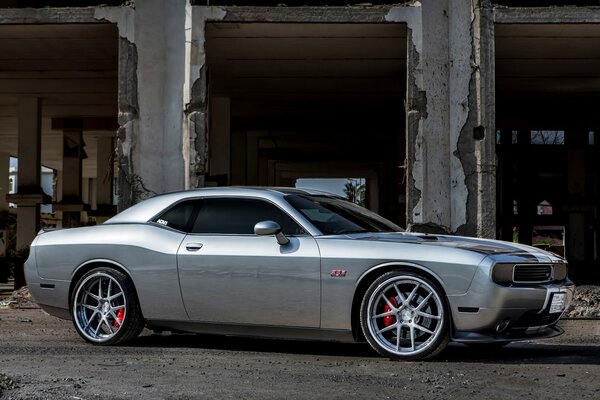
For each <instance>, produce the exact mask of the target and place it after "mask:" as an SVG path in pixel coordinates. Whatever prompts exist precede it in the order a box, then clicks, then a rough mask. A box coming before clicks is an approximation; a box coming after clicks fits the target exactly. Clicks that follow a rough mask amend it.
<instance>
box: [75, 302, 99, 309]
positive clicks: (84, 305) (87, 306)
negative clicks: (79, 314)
mask: <svg viewBox="0 0 600 400" xmlns="http://www.w3.org/2000/svg"><path fill="white" fill-rule="evenodd" d="M78 306H79V307H83V308H87V309H88V310H92V311H96V309H97V308H98V307H94V306H90V305H89V304H83V303H82V304H78Z"/></svg>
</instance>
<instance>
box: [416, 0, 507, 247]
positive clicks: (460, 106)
mask: <svg viewBox="0 0 600 400" xmlns="http://www.w3.org/2000/svg"><path fill="white" fill-rule="evenodd" d="M480 3H485V1H481V2H480V1H479V0H472V1H466V2H465V1H461V2H454V1H449V0H439V1H429V2H423V3H422V6H421V15H422V17H421V20H422V24H421V29H422V35H421V36H422V41H421V43H422V49H421V51H419V49H418V46H416V45H415V44H414V43H412V45H411V43H410V42H409V51H408V88H407V158H408V176H409V179H408V187H407V218H408V222H409V226H411V227H412V229H414V230H417V231H425V232H446V233H459V234H466V235H473V236H475V235H479V236H487V237H494V236H495V208H496V207H495V184H496V182H495V152H494V137H495V136H494V134H493V124H494V117H493V114H494V111H493V110H494V106H493V104H494V103H493V99H491V97H493V82H494V81H493V79H494V78H493V36H490V24H491V25H492V31H493V21H492V20H491V12H492V9H491V6H490V7H489V8H486V6H485V5H481V4H480ZM474 6H475V7H474ZM482 10H483V11H482ZM411 29H415V28H414V27H411ZM417 29H418V28H417ZM482 36H483V37H482Z"/></svg>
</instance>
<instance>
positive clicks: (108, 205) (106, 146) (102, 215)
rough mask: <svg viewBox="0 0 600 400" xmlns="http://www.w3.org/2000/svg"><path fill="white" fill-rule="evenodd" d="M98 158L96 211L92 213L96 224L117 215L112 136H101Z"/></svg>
mask: <svg viewBox="0 0 600 400" xmlns="http://www.w3.org/2000/svg"><path fill="white" fill-rule="evenodd" d="M97 149H98V150H97V158H96V171H97V172H96V179H95V180H94V181H95V182H94V183H95V190H94V192H95V194H96V209H95V210H94V211H93V212H92V213H90V215H93V216H95V217H96V222H98V223H102V222H104V221H106V220H107V219H108V218H110V217H112V216H113V215H114V214H116V212H117V210H116V207H114V206H113V204H112V201H113V178H114V172H113V170H114V168H113V164H114V157H113V154H114V149H115V147H114V139H113V138H112V137H110V136H100V137H98V142H97Z"/></svg>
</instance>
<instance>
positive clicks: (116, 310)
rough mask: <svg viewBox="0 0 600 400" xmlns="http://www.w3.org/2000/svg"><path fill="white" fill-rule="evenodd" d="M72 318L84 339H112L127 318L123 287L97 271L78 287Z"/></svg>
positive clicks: (99, 340) (110, 277) (112, 278)
mask: <svg viewBox="0 0 600 400" xmlns="http://www.w3.org/2000/svg"><path fill="white" fill-rule="evenodd" d="M74 300H75V301H74V304H73V318H74V321H75V324H76V325H77V328H78V331H79V332H80V333H81V334H82V335H83V336H85V338H86V339H88V340H90V341H92V342H96V343H103V342H106V341H109V340H110V339H112V338H113V337H114V336H115V335H116V334H117V333H118V332H119V330H120V329H121V328H122V326H123V323H124V321H125V319H126V318H127V314H126V313H127V298H126V296H125V292H124V290H123V287H122V286H121V285H120V284H119V282H118V281H117V280H116V279H115V278H114V277H112V276H110V275H108V274H106V273H104V272H96V273H94V274H91V275H89V276H88V277H86V278H85V279H84V280H83V281H82V282H81V283H80V284H79V285H78V287H77V292H76V293H75V297H74Z"/></svg>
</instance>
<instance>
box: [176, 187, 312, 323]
mask: <svg viewBox="0 0 600 400" xmlns="http://www.w3.org/2000/svg"><path fill="white" fill-rule="evenodd" d="M194 220H195V221H194V223H193V225H192V226H190V233H189V234H188V235H187V236H186V237H185V239H184V241H183V243H182V244H181V247H180V249H179V251H178V254H177V262H178V269H179V277H180V284H181V293H182V296H183V301H184V304H185V307H186V310H187V313H188V315H189V317H190V319H191V320H193V321H201V322H211V323H226V324H255V325H271V326H289V327H319V325H320V302H321V296H320V255H319V249H318V246H317V243H316V241H315V240H314V239H313V238H312V237H311V236H310V235H308V234H306V233H305V231H304V230H303V229H302V228H301V227H300V226H299V225H298V224H297V223H296V222H295V221H294V220H293V219H292V218H291V217H289V216H288V215H287V214H286V213H285V212H284V211H282V210H281V209H280V208H279V207H277V206H276V205H275V204H273V203H271V202H269V201H266V200H264V199H258V198H231V197H218V198H215V197H209V198H205V199H202V200H199V201H198V203H197V211H196V216H195V218H194ZM264 220H272V221H275V222H277V223H279V225H280V226H281V227H282V232H283V233H284V234H286V236H287V237H288V239H289V241H290V242H289V243H288V244H286V245H279V244H278V243H277V240H276V239H275V237H273V236H258V235H255V234H254V225H255V224H256V223H257V222H259V221H264Z"/></svg>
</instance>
